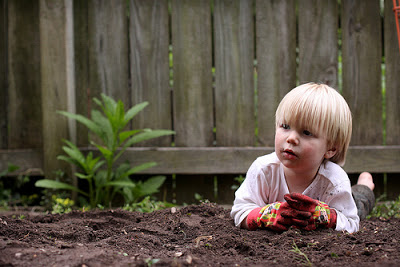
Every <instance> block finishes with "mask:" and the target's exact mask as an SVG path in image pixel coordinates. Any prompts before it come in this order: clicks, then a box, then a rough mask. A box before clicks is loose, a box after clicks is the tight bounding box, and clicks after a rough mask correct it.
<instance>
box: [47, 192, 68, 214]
mask: <svg viewBox="0 0 400 267" xmlns="http://www.w3.org/2000/svg"><path fill="white" fill-rule="evenodd" d="M52 200H53V206H52V212H51V213H52V214H62V213H68V212H71V211H72V206H73V205H74V201H73V200H71V199H69V198H60V197H57V196H55V195H52Z"/></svg>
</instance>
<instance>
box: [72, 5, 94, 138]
mask: <svg viewBox="0 0 400 267" xmlns="http://www.w3.org/2000/svg"><path fill="white" fill-rule="evenodd" d="M73 3H74V4H73V5H74V7H73V8H74V48H75V88H76V89H75V99H76V101H75V102H76V113H78V114H81V115H84V116H86V117H90V110H91V108H92V107H93V105H92V102H91V100H92V97H93V95H92V94H93V93H91V92H90V87H89V47H88V40H89V38H88V35H89V32H88V12H89V11H88V1H74V2H73ZM76 137H77V139H76V142H77V145H78V146H86V145H88V143H89V141H88V130H87V128H86V127H85V126H84V125H82V124H81V123H78V124H77V125H76Z"/></svg>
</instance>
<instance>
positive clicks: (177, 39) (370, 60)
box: [0, 0, 400, 202]
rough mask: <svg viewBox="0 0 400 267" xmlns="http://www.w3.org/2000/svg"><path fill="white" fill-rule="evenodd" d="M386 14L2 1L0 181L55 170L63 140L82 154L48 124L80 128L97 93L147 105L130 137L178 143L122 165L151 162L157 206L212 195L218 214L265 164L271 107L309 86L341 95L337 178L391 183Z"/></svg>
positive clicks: (394, 57) (142, 152)
mask: <svg viewBox="0 0 400 267" xmlns="http://www.w3.org/2000/svg"><path fill="white" fill-rule="evenodd" d="M392 8H393V6H392V1H391V0H385V1H380V0H342V1H336V0H324V1H319V0H301V1H295V0H286V1H284V0H254V1H253V0H237V1H234V0H214V1H211V0H170V1H167V0H141V1H140V0H129V1H127V0H113V1H109V0H88V1H78V0H75V1H72V0H71V1H69V0H51V1H50V0H8V1H7V0H0V14H1V15H0V86H1V91H0V101H1V103H0V148H1V150H0V170H2V169H4V168H5V167H6V164H7V163H8V162H12V163H14V164H16V165H18V166H20V167H21V171H26V170H31V169H39V170H42V171H43V172H44V174H45V175H46V176H47V177H53V176H54V171H55V170H58V169H64V170H66V169H67V168H68V167H67V166H65V165H63V164H64V163H62V162H60V161H59V160H57V159H56V156H57V155H59V154H62V150H61V146H62V143H61V139H62V138H67V139H70V140H74V142H76V143H77V144H78V145H79V146H80V147H82V148H86V149H88V150H91V148H88V141H87V139H88V138H87V132H85V129H84V128H82V126H81V125H79V124H74V122H72V121H68V120H67V119H65V118H63V117H62V116H60V115H58V114H56V111H57V110H68V111H70V112H77V113H81V114H85V115H87V114H88V112H89V110H90V109H91V108H93V103H92V101H91V99H92V98H93V97H95V96H99V94H100V93H101V92H103V93H106V94H107V95H110V96H112V97H114V98H115V99H121V100H123V102H124V103H125V104H126V105H127V106H131V105H133V104H136V103H139V102H142V101H145V100H146V101H149V102H150V105H149V107H147V108H146V109H145V111H144V112H142V114H140V116H138V118H137V120H135V122H134V125H133V126H132V127H133V128H153V129H173V130H175V131H176V135H175V136H173V137H163V138H159V139H157V140H154V141H152V142H150V141H149V142H146V143H144V144H141V147H134V148H131V149H129V151H128V152H127V153H126V156H125V157H124V159H122V160H125V159H128V160H129V161H130V162H131V163H133V164H137V163H141V162H147V161H156V162H157V163H158V165H157V166H156V167H154V168H152V169H148V170H146V171H143V172H142V174H145V175H147V174H166V175H168V177H169V179H168V183H167V186H166V188H167V189H165V190H166V192H167V193H166V194H167V195H168V197H167V199H170V198H171V197H172V194H175V197H176V198H177V199H180V201H181V202H184V201H187V200H185V198H180V197H179V196H180V195H189V196H191V197H192V196H193V193H194V192H197V193H199V194H202V195H203V196H206V197H209V198H211V199H213V195H214V196H215V194H214V193H215V191H216V190H215V188H216V184H218V186H217V188H218V194H219V195H220V196H222V195H224V194H225V195H226V197H225V200H227V199H228V202H229V201H231V199H232V196H233V194H232V191H231V190H230V189H229V186H230V185H231V184H232V177H233V176H234V175H237V174H244V173H245V172H246V171H247V168H248V167H249V166H250V164H251V163H252V161H253V160H254V159H255V158H256V157H258V156H260V155H263V154H265V153H269V152H271V151H273V145H274V112H275V109H276V107H277V104H278V103H279V101H280V99H281V98H282V97H283V96H284V94H285V93H287V92H288V91H289V90H290V89H292V88H293V87H295V86H296V84H299V83H303V82H308V81H316V82H324V83H327V84H329V85H331V86H332V87H335V88H337V89H338V90H340V91H341V92H342V94H343V95H344V97H345V98H346V100H347V101H348V103H349V105H350V107H351V110H352V112H353V115H354V116H353V117H354V122H353V138H352V141H351V147H350V151H349V154H348V158H347V163H346V165H345V166H344V169H345V170H346V171H348V172H349V173H358V172H361V171H364V170H365V171H370V172H374V173H400V137H399V134H400V52H399V48H398V46H397V36H396V29H395V18H394V14H393V11H392ZM383 67H384V68H383ZM383 89H384V90H383ZM172 144H174V146H172ZM225 174H230V175H231V176H229V179H228V180H229V181H228V182H227V180H226V179H225V178H223V177H225V176H224V175H225ZM189 175H197V176H189ZM215 175H217V178H214V177H215ZM189 178H190V179H189ZM174 190H175V192H173V191H174ZM210 192H211V193H210ZM219 199H222V197H220V198H219ZM225 200H223V201H225ZM178 202H179V201H178Z"/></svg>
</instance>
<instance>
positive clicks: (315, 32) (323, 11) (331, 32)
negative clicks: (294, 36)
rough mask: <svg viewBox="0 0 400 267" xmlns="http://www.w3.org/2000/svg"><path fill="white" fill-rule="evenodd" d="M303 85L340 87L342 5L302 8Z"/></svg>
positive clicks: (313, 2) (314, 0)
mask: <svg viewBox="0 0 400 267" xmlns="http://www.w3.org/2000/svg"><path fill="white" fill-rule="evenodd" d="M298 27H299V44H298V45H299V69H298V73H299V83H300V84H303V83H306V82H319V83H325V84H327V85H329V86H331V87H333V88H337V85H338V37H337V36H338V34H337V30H338V2H337V1H336V0H327V1H318V0H305V1H302V3H301V5H299V26H298Z"/></svg>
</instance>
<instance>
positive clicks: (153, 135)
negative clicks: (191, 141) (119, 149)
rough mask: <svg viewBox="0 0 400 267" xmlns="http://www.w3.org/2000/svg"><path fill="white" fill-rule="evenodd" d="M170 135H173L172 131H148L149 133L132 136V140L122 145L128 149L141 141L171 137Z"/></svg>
mask: <svg viewBox="0 0 400 267" xmlns="http://www.w3.org/2000/svg"><path fill="white" fill-rule="evenodd" d="M171 134H175V132H174V131H170V130H150V131H145V132H142V133H139V134H137V135H135V136H133V137H132V138H130V139H129V140H128V141H127V142H126V143H125V144H124V148H126V147H129V146H131V145H133V144H136V143H139V142H142V141H146V140H149V139H153V138H157V137H161V136H164V135H171Z"/></svg>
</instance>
